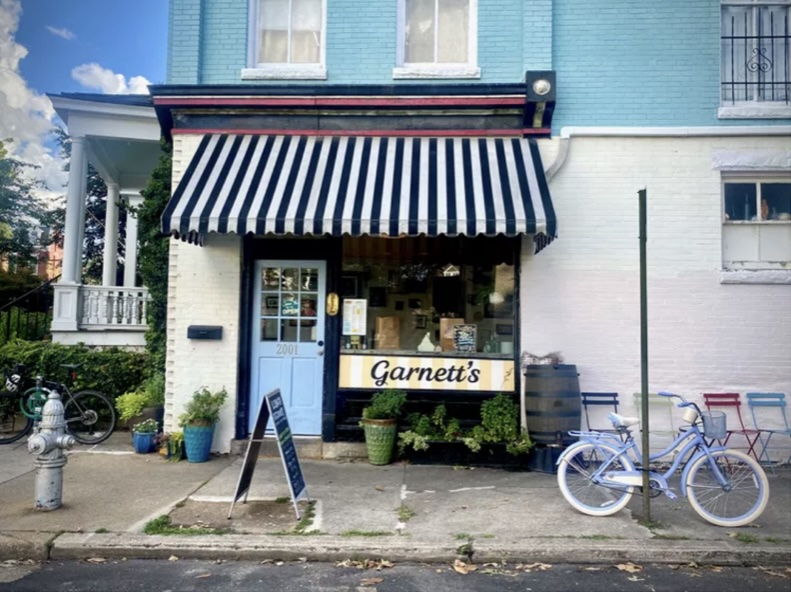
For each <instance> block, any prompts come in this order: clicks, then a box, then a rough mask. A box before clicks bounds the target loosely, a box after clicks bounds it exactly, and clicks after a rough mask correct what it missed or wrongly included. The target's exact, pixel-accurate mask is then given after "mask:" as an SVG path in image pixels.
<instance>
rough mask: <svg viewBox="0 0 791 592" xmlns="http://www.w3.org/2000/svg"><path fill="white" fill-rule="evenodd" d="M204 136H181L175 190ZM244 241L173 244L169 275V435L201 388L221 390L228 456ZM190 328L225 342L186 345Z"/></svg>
mask: <svg viewBox="0 0 791 592" xmlns="http://www.w3.org/2000/svg"><path fill="white" fill-rule="evenodd" d="M199 142H200V136H176V137H175V138H174V143H173V186H174V187H175V186H176V184H177V183H178V180H179V179H180V178H181V176H182V174H183V173H184V170H185V168H186V166H187V165H188V164H189V159H190V158H191V157H192V155H193V154H194V153H195V151H196V149H197V147H198V144H199ZM240 258H241V240H240V238H239V237H238V236H237V235H235V234H227V235H217V234H210V235H209V236H208V237H207V240H206V244H205V245H204V246H203V247H198V246H196V245H190V244H188V243H185V242H182V241H180V240H177V239H171V245H170V263H169V270H168V271H169V273H168V282H169V285H168V320H167V322H168V334H167V365H166V381H167V382H166V391H167V404H166V406H165V424H166V430H172V429H176V422H177V421H178V416H179V414H180V413H181V412H182V411H183V408H184V405H186V403H187V401H189V398H190V397H191V396H192V393H193V392H194V391H195V390H196V389H198V388H199V387H201V386H207V387H208V388H209V389H211V390H219V389H220V388H222V387H225V389H226V390H227V391H228V394H229V399H228V402H227V403H226V404H225V406H224V407H223V410H222V417H221V421H220V424H219V426H218V429H217V431H216V432H215V434H214V445H213V447H212V449H214V450H220V451H221V452H228V450H229V449H230V442H231V440H232V439H233V437H234V427H235V421H234V416H235V412H236V385H237V368H238V355H239V350H238V347H239V290H240V279H241V278H240V271H239V270H240V265H241V263H240ZM190 325H221V326H222V328H223V334H222V340H221V341H200V340H190V339H187V328H188V327H189V326H190Z"/></svg>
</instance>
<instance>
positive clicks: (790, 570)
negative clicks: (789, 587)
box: [753, 566, 791, 578]
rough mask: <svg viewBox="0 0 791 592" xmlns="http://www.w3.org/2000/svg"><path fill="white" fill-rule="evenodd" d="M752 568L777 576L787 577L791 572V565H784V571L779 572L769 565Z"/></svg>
mask: <svg viewBox="0 0 791 592" xmlns="http://www.w3.org/2000/svg"><path fill="white" fill-rule="evenodd" d="M753 569H755V570H757V571H760V572H762V573H765V574H767V575H770V576H775V577H778V578H787V577H789V574H791V567H786V568H785V572H780V571H777V570H775V569H772V568H769V567H761V566H758V567H754V568H753Z"/></svg>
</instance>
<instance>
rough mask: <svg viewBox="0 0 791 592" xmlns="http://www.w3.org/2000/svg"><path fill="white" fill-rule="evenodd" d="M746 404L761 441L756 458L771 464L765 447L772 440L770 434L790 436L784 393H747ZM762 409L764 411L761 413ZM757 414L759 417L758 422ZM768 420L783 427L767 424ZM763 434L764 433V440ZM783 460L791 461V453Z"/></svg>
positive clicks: (790, 427) (790, 426) (767, 446)
mask: <svg viewBox="0 0 791 592" xmlns="http://www.w3.org/2000/svg"><path fill="white" fill-rule="evenodd" d="M747 405H749V407H750V412H751V413H752V416H753V426H755V429H756V430H758V431H759V434H758V438H759V440H760V442H761V452H760V453H759V455H758V459H759V461H764V462H766V463H767V464H769V465H770V466H771V465H772V460H771V458H770V457H769V451H768V450H767V449H768V448H769V443H770V442H771V441H772V436H774V435H775V434H780V435H781V436H789V437H791V425H789V423H788V416H787V415H786V405H787V403H786V396H785V394H784V393H747ZM762 410H763V411H764V413H761V411H762ZM767 410H768V411H767ZM773 410H776V411H775V412H774V416H773V417H774V419H772V416H770V413H771V412H772V411H773ZM759 416H760V418H761V421H760V423H759ZM769 421H773V423H774V424H777V425H781V426H783V425H784V426H785V427H784V428H783V427H772V426H768V425H767V424H768V422H769ZM763 434H766V439H765V440H764V436H763ZM785 462H786V463H791V455H789V457H788V459H786V461H785Z"/></svg>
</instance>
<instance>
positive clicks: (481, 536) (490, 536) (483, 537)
mask: <svg viewBox="0 0 791 592" xmlns="http://www.w3.org/2000/svg"><path fill="white" fill-rule="evenodd" d="M478 538H479V539H493V538H496V537H495V536H494V535H493V534H481V535H478Z"/></svg>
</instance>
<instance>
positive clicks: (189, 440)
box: [179, 386, 228, 463]
mask: <svg viewBox="0 0 791 592" xmlns="http://www.w3.org/2000/svg"><path fill="white" fill-rule="evenodd" d="M227 398H228V392H227V391H226V390H225V388H222V389H221V390H219V391H217V392H211V391H210V390H209V389H208V388H206V387H205V386H204V387H201V388H199V389H198V390H196V391H195V393H194V394H193V395H192V399H190V401H189V403H187V406H186V407H185V409H184V413H182V414H181V416H180V417H179V425H180V426H181V427H182V428H183V429H184V448H185V449H186V453H187V460H188V461H189V462H191V463H199V462H206V461H207V460H209V453H210V452H211V443H212V440H213V439H214V428H215V426H216V425H217V422H218V421H220V408H221V407H222V406H223V403H225V399H227Z"/></svg>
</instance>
